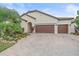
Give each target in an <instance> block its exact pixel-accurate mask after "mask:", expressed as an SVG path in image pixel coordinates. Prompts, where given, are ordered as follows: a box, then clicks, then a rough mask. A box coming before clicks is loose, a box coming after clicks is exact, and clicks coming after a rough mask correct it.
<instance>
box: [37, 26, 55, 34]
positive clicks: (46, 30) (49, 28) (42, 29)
mask: <svg viewBox="0 0 79 59" xmlns="http://www.w3.org/2000/svg"><path fill="white" fill-rule="evenodd" d="M36 32H37V33H53V32H54V26H53V25H36Z"/></svg>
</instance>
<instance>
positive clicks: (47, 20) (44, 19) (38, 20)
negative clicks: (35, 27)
mask: <svg viewBox="0 0 79 59" xmlns="http://www.w3.org/2000/svg"><path fill="white" fill-rule="evenodd" d="M28 15H31V16H33V17H35V18H36V21H35V24H40V23H52V24H54V23H57V22H58V20H57V19H56V18H53V17H50V16H47V15H44V14H42V13H39V12H33V13H29V14H28Z"/></svg>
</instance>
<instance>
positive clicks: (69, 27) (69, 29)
mask: <svg viewBox="0 0 79 59" xmlns="http://www.w3.org/2000/svg"><path fill="white" fill-rule="evenodd" d="M70 33H71V25H70V24H68V34H70Z"/></svg>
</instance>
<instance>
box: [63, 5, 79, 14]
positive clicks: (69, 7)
mask: <svg viewBox="0 0 79 59" xmlns="http://www.w3.org/2000/svg"><path fill="white" fill-rule="evenodd" d="M77 10H79V7H78V6H76V5H74V4H69V5H67V6H66V9H65V11H66V12H68V13H71V14H73V15H74V16H75V15H76V14H77Z"/></svg>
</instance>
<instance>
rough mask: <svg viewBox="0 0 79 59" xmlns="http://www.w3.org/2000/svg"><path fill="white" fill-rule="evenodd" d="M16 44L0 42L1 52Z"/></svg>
mask: <svg viewBox="0 0 79 59" xmlns="http://www.w3.org/2000/svg"><path fill="white" fill-rule="evenodd" d="M13 45H14V43H3V42H0V52H2V51H4V50H5V49H7V48H9V47H11V46H13Z"/></svg>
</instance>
